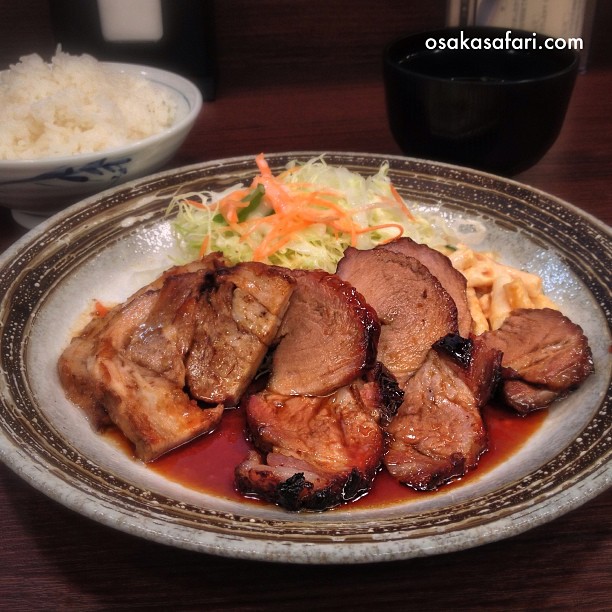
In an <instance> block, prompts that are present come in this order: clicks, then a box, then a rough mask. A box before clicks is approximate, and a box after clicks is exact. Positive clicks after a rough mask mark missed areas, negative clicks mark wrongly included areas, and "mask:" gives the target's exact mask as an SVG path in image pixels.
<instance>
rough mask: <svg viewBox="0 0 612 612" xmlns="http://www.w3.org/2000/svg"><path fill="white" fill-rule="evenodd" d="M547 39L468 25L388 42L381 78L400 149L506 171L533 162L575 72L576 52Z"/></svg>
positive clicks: (558, 121)
mask: <svg viewBox="0 0 612 612" xmlns="http://www.w3.org/2000/svg"><path fill="white" fill-rule="evenodd" d="M487 41H488V42H487ZM547 41H552V42H553V43H554V39H551V38H549V37H546V36H543V35H540V34H535V33H533V32H525V31H521V30H511V31H510V30H508V29H504V28H492V27H467V28H446V29H443V30H436V31H432V32H423V33H420V34H415V35H411V36H407V37H404V38H401V39H399V40H396V41H394V42H392V43H391V44H390V45H389V46H387V47H386V49H385V50H384V57H383V76H384V83H385V93H386V102H387V112H388V117H389V125H390V128H391V132H392V134H393V136H394V138H395V140H396V142H397V144H398V145H399V147H400V148H401V150H402V151H403V152H404V154H406V155H409V156H412V157H420V158H426V159H432V160H437V161H444V162H450V163H454V164H459V165H462V166H470V167H473V168H477V169H480V170H486V171H489V172H494V173H496V174H502V175H506V176H508V175H513V174H517V173H518V172H521V171H523V170H526V169H527V168H529V167H530V166H533V165H534V164H535V163H536V162H538V161H539V160H540V159H541V158H542V156H543V155H544V154H545V153H546V152H547V151H548V149H549V148H550V147H551V146H552V144H553V143H554V142H555V140H556V139H557V136H558V135H559V132H560V130H561V126H562V125H563V120H564V118H565V113H566V111H567V107H568V104H569V101H570V97H571V94H572V90H573V88H574V83H575V80H576V74H577V72H578V59H579V58H578V53H577V52H576V51H573V50H571V49H569V48H565V49H547V48H546V45H550V44H551V43H550V42H547ZM478 46H481V47H482V48H480V49H478V48H473V47H478ZM433 47H435V48H433ZM442 47H444V48H442ZM449 47H450V48H449ZM453 47H459V48H453ZM461 47H463V48H461ZM466 47H467V48H466ZM487 47H489V48H487Z"/></svg>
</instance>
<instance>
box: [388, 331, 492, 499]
mask: <svg viewBox="0 0 612 612" xmlns="http://www.w3.org/2000/svg"><path fill="white" fill-rule="evenodd" d="M500 363H501V353H500V352H499V351H496V350H495V349H491V348H489V347H488V346H487V345H486V344H485V343H484V342H483V341H482V339H480V337H476V338H474V339H473V340H466V339H463V338H460V337H459V336H449V337H447V338H444V339H443V340H441V341H440V342H438V343H436V344H435V346H434V347H433V348H432V349H431V350H430V351H429V353H428V354H427V358H426V359H425V362H424V363H423V364H422V365H421V367H420V368H419V369H418V371H417V372H416V374H415V375H414V376H413V377H412V378H411V379H410V380H409V381H408V382H407V384H406V385H405V387H404V400H403V402H402V405H401V406H400V407H399V410H398V413H397V415H396V416H395V418H394V419H393V420H392V421H391V423H390V425H389V426H388V427H387V428H386V431H387V435H388V450H387V452H386V454H385V458H384V463H385V466H386V468H387V470H388V471H389V473H390V474H391V475H392V476H393V477H394V478H395V479H396V480H398V481H399V482H401V483H403V484H405V485H408V486H410V487H412V488H414V489H416V490H421V491H423V490H433V489H436V488H438V487H439V486H440V485H442V484H444V483H445V482H448V481H449V480H452V479H454V478H457V477H460V476H462V475H464V474H465V473H466V472H467V471H468V470H469V469H472V468H474V467H475V466H476V465H477V463H478V460H479V457H480V455H481V454H482V453H483V452H484V451H485V450H486V447H487V437H486V432H485V428H484V424H483V421H482V416H481V413H480V410H481V408H482V406H483V405H484V404H485V403H486V402H487V401H488V399H489V398H490V396H491V394H492V392H493V389H494V388H495V385H496V382H497V380H498V375H499V368H500Z"/></svg>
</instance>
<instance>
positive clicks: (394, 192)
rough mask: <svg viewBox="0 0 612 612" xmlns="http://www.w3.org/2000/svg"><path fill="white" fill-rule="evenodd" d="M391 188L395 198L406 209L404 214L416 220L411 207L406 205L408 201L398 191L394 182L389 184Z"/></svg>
mask: <svg viewBox="0 0 612 612" xmlns="http://www.w3.org/2000/svg"><path fill="white" fill-rule="evenodd" d="M389 188H390V190H391V194H392V195H393V197H394V198H395V201H396V202H397V203H398V204H399V205H400V208H401V209H402V210H403V211H404V214H405V215H406V216H407V217H408V218H409V219H410V220H411V221H414V220H415V219H414V215H413V214H412V213H411V212H410V209H409V208H408V207H407V206H406V202H404V199H403V198H402V196H401V195H400V194H399V193H398V191H397V189H396V188H395V187H394V186H393V184H392V183H391V184H389Z"/></svg>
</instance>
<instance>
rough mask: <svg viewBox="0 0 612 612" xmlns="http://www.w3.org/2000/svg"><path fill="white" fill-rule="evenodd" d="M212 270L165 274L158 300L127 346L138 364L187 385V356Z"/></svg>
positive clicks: (129, 355)
mask: <svg viewBox="0 0 612 612" xmlns="http://www.w3.org/2000/svg"><path fill="white" fill-rule="evenodd" d="M208 272H209V270H208V269H207V268H206V267H200V268H199V269H198V270H196V271H193V272H185V273H178V274H167V273H166V274H165V275H164V276H165V280H164V282H163V284H162V285H161V286H160V288H159V291H158V293H157V299H156V301H155V304H154V305H153V308H152V309H151V312H150V313H149V315H148V316H147V318H146V320H145V321H144V322H143V323H142V324H141V325H139V326H138V328H137V329H136V330H135V333H134V334H133V335H132V338H131V340H130V342H129V344H128V346H127V349H126V357H127V358H128V359H130V360H132V361H133V362H134V363H136V364H139V365H141V366H143V367H146V368H148V369H149V370H152V371H153V372H156V373H158V374H162V375H163V376H165V377H166V378H168V379H169V380H170V381H172V382H174V383H175V384H176V385H178V386H179V387H181V388H182V387H183V386H184V385H185V356H186V354H187V351H188V350H189V347H190V346H191V341H192V339H193V334H194V326H195V313H196V305H197V301H198V299H199V297H200V292H201V290H202V287H203V285H204V277H205V275H206V273H208Z"/></svg>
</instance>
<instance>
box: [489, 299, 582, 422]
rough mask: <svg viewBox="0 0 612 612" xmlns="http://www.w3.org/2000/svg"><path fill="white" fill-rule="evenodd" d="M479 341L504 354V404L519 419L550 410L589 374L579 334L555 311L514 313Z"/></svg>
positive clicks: (580, 333)
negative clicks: (516, 412) (510, 408)
mask: <svg viewBox="0 0 612 612" xmlns="http://www.w3.org/2000/svg"><path fill="white" fill-rule="evenodd" d="M483 336H484V338H485V340H486V342H487V344H488V345H489V346H492V347H494V348H497V349H498V350H500V351H502V352H503V359H502V378H503V386H502V395H503V399H504V401H505V402H506V403H507V404H508V405H509V406H511V407H512V408H514V409H515V410H517V411H518V412H519V413H521V414H525V413H528V412H532V411H533V410H537V409H539V408H544V407H546V406H548V405H549V404H551V403H552V402H553V401H554V400H555V399H557V398H559V397H563V396H564V395H566V394H567V393H568V392H569V391H571V390H573V389H575V388H577V387H578V386H579V385H580V384H581V383H582V382H583V381H584V380H585V379H586V378H587V377H588V376H589V375H590V374H591V373H592V372H593V358H592V355H591V349H590V347H589V344H588V340H587V338H586V336H585V335H584V333H583V331H582V329H581V328H580V327H579V326H578V325H576V324H575V323H572V321H570V320H569V319H568V318H567V317H566V316H564V315H563V314H561V313H560V312H558V311H557V310H552V309H550V308H542V309H520V310H515V311H513V312H512V313H511V314H510V316H509V317H508V318H507V319H506V320H505V321H504V323H503V324H502V326H501V327H500V328H499V329H497V330H495V331H492V332H486V333H485V334H483Z"/></svg>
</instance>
